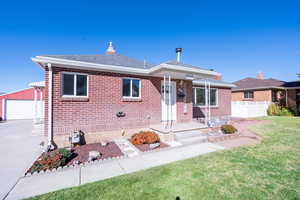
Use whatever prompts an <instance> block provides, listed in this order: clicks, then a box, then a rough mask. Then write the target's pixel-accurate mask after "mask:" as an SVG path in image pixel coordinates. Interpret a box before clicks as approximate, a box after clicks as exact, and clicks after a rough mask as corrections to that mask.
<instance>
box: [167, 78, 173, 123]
mask: <svg viewBox="0 0 300 200" xmlns="http://www.w3.org/2000/svg"><path fill="white" fill-rule="evenodd" d="M168 109H169V110H168V121H169V127H170V125H171V123H172V115H171V112H172V108H171V76H170V75H169V106H168Z"/></svg>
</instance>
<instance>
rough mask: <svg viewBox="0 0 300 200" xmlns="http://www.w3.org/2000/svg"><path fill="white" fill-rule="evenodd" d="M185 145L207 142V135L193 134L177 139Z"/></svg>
mask: <svg viewBox="0 0 300 200" xmlns="http://www.w3.org/2000/svg"><path fill="white" fill-rule="evenodd" d="M177 141H178V142H180V143H181V144H183V145H186V144H194V143H204V142H207V141H208V140H207V136H197V137H196V136H193V137H188V138H181V139H180V140H177Z"/></svg>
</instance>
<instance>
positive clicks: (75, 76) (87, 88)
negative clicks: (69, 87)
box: [60, 72, 89, 98]
mask: <svg viewBox="0 0 300 200" xmlns="http://www.w3.org/2000/svg"><path fill="white" fill-rule="evenodd" d="M64 74H71V75H74V93H73V95H64V94H63V88H64V80H63V76H64ZM77 75H85V76H86V96H78V95H76V90H77V84H76V82H77ZM60 81H61V88H60V91H61V96H62V97H72V98H88V97H89V75H88V74H85V73H77V72H61V80H60Z"/></svg>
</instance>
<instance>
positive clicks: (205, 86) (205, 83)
mask: <svg viewBox="0 0 300 200" xmlns="http://www.w3.org/2000/svg"><path fill="white" fill-rule="evenodd" d="M204 89H205V91H204V97H205V107H204V108H205V112H204V113H205V115H204V117H205V124H206V125H207V117H208V116H207V81H206V79H205V80H204Z"/></svg>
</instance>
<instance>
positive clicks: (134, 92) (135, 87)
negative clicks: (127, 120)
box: [122, 78, 141, 98]
mask: <svg viewBox="0 0 300 200" xmlns="http://www.w3.org/2000/svg"><path fill="white" fill-rule="evenodd" d="M122 96H123V97H124V98H140V97H141V80H140V79H133V78H123V80H122Z"/></svg>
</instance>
